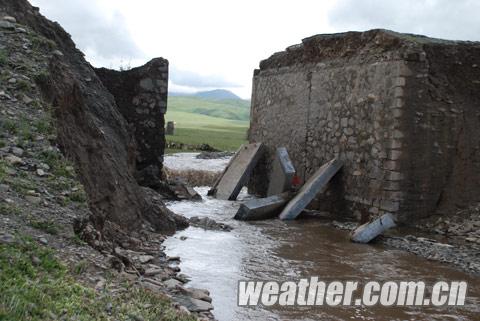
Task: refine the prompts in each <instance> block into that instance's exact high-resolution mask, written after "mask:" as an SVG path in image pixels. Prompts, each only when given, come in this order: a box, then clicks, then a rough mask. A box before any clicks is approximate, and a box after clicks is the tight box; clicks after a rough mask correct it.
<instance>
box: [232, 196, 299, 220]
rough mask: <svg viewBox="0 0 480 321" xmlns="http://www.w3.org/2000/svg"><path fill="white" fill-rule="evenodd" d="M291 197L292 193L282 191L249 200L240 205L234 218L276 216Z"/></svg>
mask: <svg viewBox="0 0 480 321" xmlns="http://www.w3.org/2000/svg"><path fill="white" fill-rule="evenodd" d="M291 199H292V194H290V193H283V194H281V195H273V196H270V197H266V198H258V199H257V198H256V199H252V200H249V201H247V202H246V203H243V204H242V205H240V208H239V209H238V211H237V214H235V217H234V219H236V220H240V221H253V220H266V219H270V218H274V217H277V216H278V214H279V213H280V212H281V211H282V209H283V208H284V207H285V205H287V203H288V202H289V201H290V200H291Z"/></svg>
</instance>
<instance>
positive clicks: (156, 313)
mask: <svg viewBox="0 0 480 321" xmlns="http://www.w3.org/2000/svg"><path fill="white" fill-rule="evenodd" d="M0 270H1V271H2V273H0V320H9V321H40V320H42V321H43V320H78V321H87V320H105V321H113V320H119V321H127V320H129V321H131V320H145V321H161V320H163V321H193V320H195V318H193V317H191V316H184V315H180V314H178V313H177V312H176V311H175V310H174V309H173V308H171V306H170V301H169V300H168V299H167V298H165V297H162V296H159V295H157V294H155V293H152V292H150V291H148V290H143V289H138V288H136V287H130V288H128V291H126V292H123V293H121V294H118V295H117V296H115V297H114V296H112V295H109V294H108V293H106V294H97V293H95V291H94V290H93V289H90V288H87V287H84V286H82V285H81V284H79V283H77V282H76V281H75V280H74V279H73V277H72V276H71V275H69V274H68V269H67V268H66V267H65V266H64V265H63V264H61V263H60V262H59V261H58V260H57V259H56V258H55V257H54V255H53V252H52V251H51V250H48V249H45V248H42V247H40V246H38V245H37V244H36V243H35V242H33V241H32V240H31V239H27V238H24V239H23V241H22V242H20V243H19V244H2V245H0ZM127 286H128V285H127ZM108 303H110V304H111V306H112V309H111V311H107V309H106V306H107V304H108Z"/></svg>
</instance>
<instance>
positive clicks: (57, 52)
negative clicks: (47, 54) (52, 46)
mask: <svg viewBox="0 0 480 321" xmlns="http://www.w3.org/2000/svg"><path fill="white" fill-rule="evenodd" d="M52 55H54V56H57V57H63V52H61V51H60V50H58V49H57V50H54V51H52Z"/></svg>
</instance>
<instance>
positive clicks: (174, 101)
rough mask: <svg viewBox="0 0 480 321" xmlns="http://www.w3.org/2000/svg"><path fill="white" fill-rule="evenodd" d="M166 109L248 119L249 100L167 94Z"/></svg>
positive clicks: (234, 118)
mask: <svg viewBox="0 0 480 321" xmlns="http://www.w3.org/2000/svg"><path fill="white" fill-rule="evenodd" d="M168 110H169V111H173V112H186V113H191V114H200V115H206V116H211V117H215V118H220V119H231V120H243V121H248V120H249V119H250V102H249V101H247V100H240V99H223V100H216V99H206V98H201V97H193V96H191V97H188V96H169V97H168Z"/></svg>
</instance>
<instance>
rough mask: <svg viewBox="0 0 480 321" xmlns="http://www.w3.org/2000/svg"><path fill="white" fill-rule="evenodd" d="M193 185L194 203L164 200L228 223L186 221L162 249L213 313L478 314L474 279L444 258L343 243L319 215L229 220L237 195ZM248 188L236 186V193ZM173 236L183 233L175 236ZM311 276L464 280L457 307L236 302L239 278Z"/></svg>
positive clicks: (226, 317)
mask: <svg viewBox="0 0 480 321" xmlns="http://www.w3.org/2000/svg"><path fill="white" fill-rule="evenodd" d="M207 190H208V188H206V187H200V188H197V191H198V192H199V193H200V194H201V195H202V197H203V199H204V200H203V201H202V202H200V203H199V202H186V201H184V202H172V203H170V204H168V206H169V208H170V209H171V210H173V211H174V212H177V213H179V214H183V215H185V216H186V217H192V216H206V217H209V218H212V219H214V220H216V221H218V222H222V223H226V224H229V225H231V226H232V227H234V230H233V231H231V232H217V231H205V230H203V229H201V228H196V227H190V228H188V229H186V230H184V231H181V232H179V233H177V234H176V235H175V236H174V237H172V238H169V239H168V240H167V241H166V242H165V245H166V250H167V254H168V255H171V256H177V255H178V256H180V257H181V258H182V262H181V265H180V267H181V269H182V272H183V273H185V274H187V275H189V276H190V277H191V279H192V281H191V282H190V283H189V284H188V285H189V286H192V287H197V288H207V289H209V290H210V292H211V296H212V298H213V304H214V306H215V310H214V314H215V316H216V317H217V318H218V319H219V320H220V321H230V320H480V317H479V316H480V281H479V279H478V278H475V277H472V276H469V275H468V274H465V273H462V272H458V271H456V270H454V269H452V268H450V267H448V266H446V265H442V264H440V263H435V262H431V261H428V260H426V259H423V258H421V257H418V256H415V255H413V254H409V253H406V252H403V251H400V250H395V249H390V248H385V247H383V246H381V245H361V244H354V243H351V242H350V241H349V239H348V233H347V232H345V231H341V230H337V229H334V228H332V227H330V226H328V225H327V224H326V223H325V221H321V220H313V219H309V220H297V221H293V222H282V221H280V220H269V221H261V222H254V223H248V222H239V221H235V220H233V219H232V217H233V216H234V214H235V212H236V211H237V209H238V206H239V202H228V201H221V200H216V199H213V198H210V197H207V196H206V193H207ZM246 197H248V195H246V194H245V193H242V194H241V196H240V199H241V198H246ZM181 236H186V237H187V239H186V240H184V241H182V240H180V237H181ZM312 276H318V277H319V279H321V280H323V281H326V282H329V281H333V280H353V281H359V282H360V283H364V282H366V281H370V280H375V281H380V282H381V281H395V280H397V281H418V280H422V281H425V282H427V284H431V283H433V282H435V281H441V280H445V281H452V280H464V281H467V282H468V284H469V289H468V293H467V300H466V305H465V306H461V307H381V306H378V305H377V306H374V307H352V306H339V307H327V306H323V307H298V306H296V307H280V306H273V307H263V306H258V307H255V308H245V307H238V306H237V293H236V291H237V284H238V281H239V280H250V279H257V280H275V281H285V280H298V279H300V278H302V277H304V278H310V277H312Z"/></svg>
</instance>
